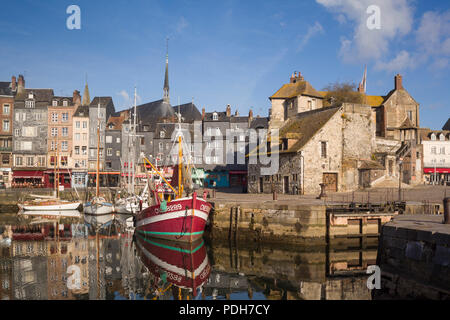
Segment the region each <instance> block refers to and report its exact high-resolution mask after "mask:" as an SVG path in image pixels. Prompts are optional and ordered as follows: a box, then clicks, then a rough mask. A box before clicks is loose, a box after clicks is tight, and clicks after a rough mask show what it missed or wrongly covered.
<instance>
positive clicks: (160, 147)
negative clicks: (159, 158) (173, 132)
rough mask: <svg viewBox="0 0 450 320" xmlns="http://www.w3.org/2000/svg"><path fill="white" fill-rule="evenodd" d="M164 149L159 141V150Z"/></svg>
mask: <svg viewBox="0 0 450 320" xmlns="http://www.w3.org/2000/svg"><path fill="white" fill-rule="evenodd" d="M163 150H164V144H163V143H162V142H160V143H159V151H163Z"/></svg>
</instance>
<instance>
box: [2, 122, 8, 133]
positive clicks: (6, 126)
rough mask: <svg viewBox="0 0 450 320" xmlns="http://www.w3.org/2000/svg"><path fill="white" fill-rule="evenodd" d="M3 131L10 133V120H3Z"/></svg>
mask: <svg viewBox="0 0 450 320" xmlns="http://www.w3.org/2000/svg"><path fill="white" fill-rule="evenodd" d="M3 131H9V120H3Z"/></svg>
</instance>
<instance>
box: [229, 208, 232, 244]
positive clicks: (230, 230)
mask: <svg viewBox="0 0 450 320" xmlns="http://www.w3.org/2000/svg"><path fill="white" fill-rule="evenodd" d="M232 232H233V207H231V208H230V228H229V231H228V240H231V233H232Z"/></svg>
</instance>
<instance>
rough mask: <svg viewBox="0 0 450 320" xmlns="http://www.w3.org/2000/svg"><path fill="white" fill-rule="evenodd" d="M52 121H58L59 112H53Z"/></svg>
mask: <svg viewBox="0 0 450 320" xmlns="http://www.w3.org/2000/svg"><path fill="white" fill-rule="evenodd" d="M52 122H58V114H57V113H56V112H52Z"/></svg>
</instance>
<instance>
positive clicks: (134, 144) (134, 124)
mask: <svg viewBox="0 0 450 320" xmlns="http://www.w3.org/2000/svg"><path fill="white" fill-rule="evenodd" d="M132 157H133V171H132V181H131V190H132V193H133V194H134V192H135V190H134V179H135V177H134V176H135V170H136V164H135V163H134V161H135V160H136V86H135V87H134V119H133V153H132Z"/></svg>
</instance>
